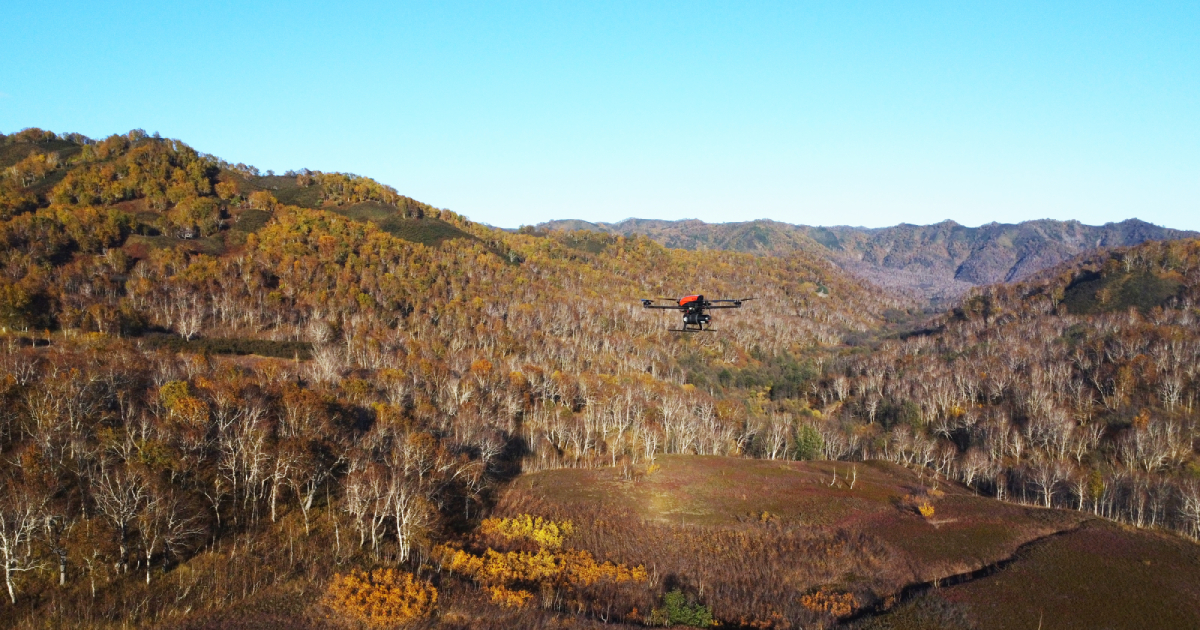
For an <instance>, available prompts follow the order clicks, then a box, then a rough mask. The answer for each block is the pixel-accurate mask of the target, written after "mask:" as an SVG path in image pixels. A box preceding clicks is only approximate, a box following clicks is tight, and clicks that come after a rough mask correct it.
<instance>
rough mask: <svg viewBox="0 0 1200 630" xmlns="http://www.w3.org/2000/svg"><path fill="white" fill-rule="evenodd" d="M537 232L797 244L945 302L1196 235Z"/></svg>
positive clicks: (1014, 227) (647, 223) (653, 224)
mask: <svg viewBox="0 0 1200 630" xmlns="http://www.w3.org/2000/svg"><path fill="white" fill-rule="evenodd" d="M536 229H541V230H590V231H598V232H605V233H609V234H618V235H622V236H631V235H634V234H640V235H644V236H648V237H650V238H651V239H653V240H655V241H657V242H658V243H660V244H662V245H664V246H666V247H671V248H677V249H692V250H706V249H732V250H735V251H743V252H752V253H758V254H768V255H770V254H785V253H787V252H789V251H795V250H803V251H806V252H809V253H811V254H816V255H819V256H823V257H825V258H827V259H829V260H831V261H832V262H834V263H836V264H837V265H838V266H840V267H842V268H843V269H845V270H846V271H849V272H851V273H852V274H854V275H856V276H858V277H859V278H861V279H865V280H867V281H869V282H872V283H873V284H876V285H879V286H881V287H884V288H888V289H891V290H894V291H898V292H900V293H903V294H906V295H908V296H909V297H914V298H918V299H922V300H928V301H930V302H932V303H934V304H940V305H945V304H947V303H948V302H951V301H953V300H954V299H957V298H958V297H961V296H962V295H964V294H965V293H967V292H968V291H970V290H971V289H972V288H974V287H977V286H982V285H987V284H994V283H998V282H1014V281H1018V280H1023V279H1025V278H1028V277H1030V276H1032V275H1034V274H1036V273H1037V272H1039V271H1042V270H1044V269H1049V268H1051V267H1054V266H1055V265H1057V264H1059V263H1061V262H1064V261H1066V260H1069V259H1071V258H1073V257H1075V256H1077V255H1079V254H1082V253H1085V252H1087V251H1091V250H1094V249H1097V248H1102V247H1124V246H1130V245H1137V244H1139V243H1142V242H1145V241H1152V240H1174V239H1179V238H1189V237H1195V236H1197V235H1200V234H1198V233H1196V232H1191V231H1187V230H1176V229H1172V228H1166V227H1162V226H1158V225H1155V224H1152V223H1148V222H1146V221H1142V220H1140V219H1136V218H1131V219H1126V220H1124V221H1121V222H1109V223H1105V224H1103V225H1087V224H1084V223H1082V222H1080V221H1078V220H1070V221H1058V220H1054V219H1038V220H1032V221H1023V222H1020V223H1000V222H996V221H993V222H991V223H986V224H983V225H980V226H978V227H968V226H964V225H961V224H959V223H957V222H955V221H953V220H949V219H947V220H945V221H941V222H939V223H934V224H929V225H914V224H910V223H899V224H897V225H894V226H889V227H882V228H865V227H856V226H848V225H837V226H808V225H796V224H791V223H784V222H780V221H774V220H771V219H757V220H754V221H742V222H730V223H706V222H704V221H700V220H698V219H683V220H679V221H668V220H659V219H639V218H628V219H624V220H622V221H618V222H616V223H605V222H596V223H593V222H588V221H581V220H576V219H568V220H559V221H549V222H545V223H541V224H538V225H537V226H536Z"/></svg>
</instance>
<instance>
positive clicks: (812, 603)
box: [800, 589, 858, 617]
mask: <svg viewBox="0 0 1200 630" xmlns="http://www.w3.org/2000/svg"><path fill="white" fill-rule="evenodd" d="M800 605H801V606H804V607H805V608H807V609H809V610H811V611H813V612H815V613H824V614H827V615H830V616H833V617H845V616H847V615H849V614H850V613H852V612H854V609H855V608H857V607H858V600H857V599H855V597H854V594H853V593H834V592H832V591H827V590H825V589H821V590H819V591H817V592H815V593H810V594H808V595H804V596H803V597H801V598H800Z"/></svg>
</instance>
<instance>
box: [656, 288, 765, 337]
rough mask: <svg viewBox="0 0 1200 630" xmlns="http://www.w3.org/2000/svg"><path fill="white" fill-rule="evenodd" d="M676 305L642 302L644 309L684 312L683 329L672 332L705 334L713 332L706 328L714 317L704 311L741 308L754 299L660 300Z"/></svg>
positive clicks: (690, 296) (695, 298) (691, 296)
mask: <svg viewBox="0 0 1200 630" xmlns="http://www.w3.org/2000/svg"><path fill="white" fill-rule="evenodd" d="M658 299H660V300H666V301H668V302H674V304H655V303H654V300H647V299H643V300H642V307H643V308H659V309H665V310H672V311H683V328H669V329H668V330H670V331H671V332H704V331H706V330H708V331H711V330H712V329H711V328H705V326H707V325H708V324H709V322H711V321H712V317H711V316H709V315H708V314H707V313H705V312H704V311H707V310H711V309H715V308H741V307H742V302H749V301H750V300H753V299H754V298H738V299H736V300H706V299H704V296H703V295H687V296H684V297H681V298H679V299H678V300H677V299H675V298H658Z"/></svg>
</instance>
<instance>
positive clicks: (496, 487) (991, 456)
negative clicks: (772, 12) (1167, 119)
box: [0, 129, 1200, 630]
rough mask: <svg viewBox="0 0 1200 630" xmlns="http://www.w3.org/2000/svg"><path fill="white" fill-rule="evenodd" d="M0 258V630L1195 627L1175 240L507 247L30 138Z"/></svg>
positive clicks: (133, 153)
mask: <svg viewBox="0 0 1200 630" xmlns="http://www.w3.org/2000/svg"><path fill="white" fill-rule="evenodd" d="M0 262H2V265H3V273H2V274H0V563H2V564H3V568H4V578H5V589H4V592H3V594H2V595H3V600H2V602H0V613H2V614H0V627H5V628H41V627H47V626H53V627H61V628H118V627H120V628H128V627H145V628H172V629H185V628H186V629H193V628H194V629H202V628H274V627H281V626H282V627H295V628H380V627H415V628H513V627H520V628H525V627H529V628H593V627H594V628H599V627H601V626H616V627H626V628H632V627H646V626H682V627H688V626H691V627H723V628H779V629H785V628H797V629H798V628H855V629H862V630H866V629H879V630H882V629H885V628H887V629H907V628H912V629H917V628H921V629H952V628H977V629H980V630H987V629H992V628H996V629H1007V628H1032V627H1046V628H1051V627H1054V628H1096V627H1110V628H1180V627H1195V626H1200V606H1197V603H1196V602H1198V601H1200V597H1197V595H1200V593H1198V591H1200V571H1198V569H1197V567H1200V547H1198V546H1197V543H1196V539H1197V537H1200V455H1198V452H1197V446H1198V442H1197V418H1198V414H1200V411H1198V410H1197V408H1196V407H1197V402H1200V401H1198V400H1197V398H1198V397H1200V307H1198V298H1200V239H1198V238H1197V234H1195V233H1190V232H1183V231H1177V230H1172V229H1169V228H1164V227H1158V226H1153V225H1150V224H1146V223H1142V222H1139V221H1135V220H1130V221H1126V222H1123V223H1117V224H1108V225H1104V226H1098V227H1095V226H1088V225H1084V224H1082V223H1078V222H1054V221H1037V222H1029V223H1022V224H1017V225H1006V224H998V223H997V224H990V225H984V226H980V227H978V228H967V227H964V226H960V225H957V224H954V223H952V222H945V223H941V224H937V225H932V226H912V225H903V224H902V225H898V226H895V227H891V228H882V229H870V230H868V229H861V228H850V227H809V226H794V225H788V224H782V223H775V222H770V221H755V222H749V223H735V224H715V225H714V224H703V223H700V222H697V221H682V222H665V221H645V220H635V219H631V220H627V221H623V222H620V223H611V224H610V223H598V224H591V223H583V222H578V221H559V222H551V223H549V224H542V225H539V226H529V227H525V228H521V229H519V230H502V229H496V228H492V227H489V226H486V225H482V224H479V223H475V222H472V221H470V220H468V219H467V218H465V217H463V216H460V215H458V214H456V213H455V212H452V211H450V210H446V209H441V208H436V207H433V206H431V205H428V204H426V203H422V202H420V201H417V200H414V199H411V198H409V197H406V196H403V195H402V194H400V193H399V192H397V191H396V190H394V189H393V188H391V187H389V186H387V185H385V184H383V183H380V182H376V181H374V180H371V179H369V178H364V177H359V176H355V175H350V174H344V173H324V172H317V171H310V170H299V171H289V172H287V173H285V174H276V173H272V172H267V173H263V172H260V171H259V170H258V169H256V168H254V167H252V166H247V165H245V164H233V163H229V162H226V161H224V160H222V159H220V158H217V157H215V156H210V155H205V154H202V153H199V152H197V151H195V150H194V149H192V148H191V147H189V146H188V145H187V144H185V143H184V142H181V141H179V140H172V139H166V138H160V137H157V135H155V136H150V135H147V134H145V133H144V132H141V131H138V130H135V131H131V132H129V133H127V134H121V135H113V136H110V137H108V138H104V139H91V138H87V137H84V136H81V135H79V134H71V133H54V132H50V131H45V130H40V129H26V130H23V131H19V132H16V133H13V134H11V135H0ZM690 293H703V294H705V295H706V296H709V297H751V296H752V297H754V298H756V299H755V301H752V302H747V303H746V304H745V305H744V306H743V307H742V308H741V309H740V310H729V311H717V312H716V314H715V315H714V329H715V330H714V331H713V332H705V333H701V334H689V335H684V334H676V333H672V332H670V331H669V328H670V327H671V326H673V325H675V321H674V319H675V318H676V317H677V316H676V315H675V314H674V313H670V314H667V315H664V314H662V313H661V312H656V311H651V310H647V309H644V308H642V305H641V302H640V299H642V298H659V297H662V296H681V295H685V294H690Z"/></svg>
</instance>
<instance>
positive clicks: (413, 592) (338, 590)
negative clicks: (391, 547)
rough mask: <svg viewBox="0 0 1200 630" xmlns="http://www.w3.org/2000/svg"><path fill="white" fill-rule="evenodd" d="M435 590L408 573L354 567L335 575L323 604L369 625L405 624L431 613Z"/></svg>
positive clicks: (436, 594)
mask: <svg viewBox="0 0 1200 630" xmlns="http://www.w3.org/2000/svg"><path fill="white" fill-rule="evenodd" d="M437 597H438V592H437V589H436V588H434V587H433V586H431V585H430V584H429V583H428V582H421V581H417V580H416V579H414V578H413V576H412V574H411V573H405V572H403V571H396V570H395V569H376V570H374V571H371V572H370V573H367V572H365V571H359V570H358V569H355V570H353V571H351V572H350V573H349V574H348V575H337V576H336V577H334V579H333V581H332V582H331V583H330V584H329V588H328V589H327V590H326V592H325V604H326V605H327V606H329V608H331V609H332V610H334V611H335V612H337V613H339V614H341V615H342V616H344V617H347V618H349V619H353V620H355V621H359V622H361V623H364V624H366V625H368V626H373V627H379V626H394V625H400V624H406V623H409V622H412V621H415V620H417V619H421V618H423V617H427V616H428V615H429V614H430V613H431V612H433V608H434V606H435V605H436V604H437Z"/></svg>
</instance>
